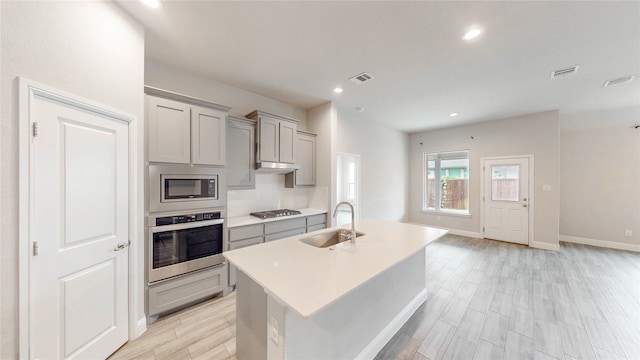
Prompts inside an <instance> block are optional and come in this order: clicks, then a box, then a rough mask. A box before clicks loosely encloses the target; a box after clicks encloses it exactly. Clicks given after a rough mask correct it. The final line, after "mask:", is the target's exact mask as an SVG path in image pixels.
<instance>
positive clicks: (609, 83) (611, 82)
mask: <svg viewBox="0 0 640 360" xmlns="http://www.w3.org/2000/svg"><path fill="white" fill-rule="evenodd" d="M635 77H636V76H635V75H629V76H623V77H621V78H617V79H613V80H607V81H605V82H604V85H602V87H607V86H613V85H620V84H626V83H628V82H631V81H633V79H634V78H635Z"/></svg>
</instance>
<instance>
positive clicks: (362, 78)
mask: <svg viewBox="0 0 640 360" xmlns="http://www.w3.org/2000/svg"><path fill="white" fill-rule="evenodd" d="M369 80H373V75H371V74H368V73H366V72H363V73H362V74H358V75H356V76H354V77H352V78H351V79H349V81H351V82H352V83H354V84H358V85H360V84H362V83H365V82H367V81H369Z"/></svg>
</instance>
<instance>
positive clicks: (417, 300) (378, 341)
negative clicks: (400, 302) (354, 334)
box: [355, 288, 427, 360]
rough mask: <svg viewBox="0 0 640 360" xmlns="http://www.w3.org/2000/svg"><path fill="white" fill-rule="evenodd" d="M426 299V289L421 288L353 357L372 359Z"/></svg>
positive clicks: (359, 359)
mask: <svg viewBox="0 0 640 360" xmlns="http://www.w3.org/2000/svg"><path fill="white" fill-rule="evenodd" d="M426 300H427V289H426V288H425V289H422V291H420V292H419V293H418V295H416V296H415V297H414V298H413V299H412V300H411V301H410V302H409V304H407V306H405V307H404V309H402V310H401V311H400V312H399V313H398V315H396V316H395V317H394V318H393V319H392V320H391V321H390V322H389V323H388V324H387V326H385V327H384V329H382V331H380V332H379V333H378V335H376V337H375V338H373V340H371V342H370V343H369V344H368V345H367V346H365V348H364V349H362V351H361V352H360V353H359V354H358V355H357V356H356V357H355V359H356V360H363V359H373V358H375V357H376V355H377V354H378V353H379V352H380V350H382V348H383V347H384V346H385V345H387V343H388V342H389V340H391V338H393V336H394V335H395V334H396V333H397V332H398V330H400V328H402V326H403V325H404V324H405V323H406V322H407V321H408V320H409V319H410V318H411V316H413V314H414V313H415V312H416V310H418V308H419V307H420V306H421V305H422V303H424V302H425V301H426Z"/></svg>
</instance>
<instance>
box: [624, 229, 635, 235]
mask: <svg viewBox="0 0 640 360" xmlns="http://www.w3.org/2000/svg"><path fill="white" fill-rule="evenodd" d="M624 236H633V231H631V230H625V231H624Z"/></svg>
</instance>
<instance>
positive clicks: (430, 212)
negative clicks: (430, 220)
mask: <svg viewBox="0 0 640 360" xmlns="http://www.w3.org/2000/svg"><path fill="white" fill-rule="evenodd" d="M420 213H422V214H426V215H438V216H440V215H444V216H454V217H461V218H470V217H471V213H470V212H468V213H466V214H463V213H456V212H453V211H445V210H429V209H422V210H420Z"/></svg>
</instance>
